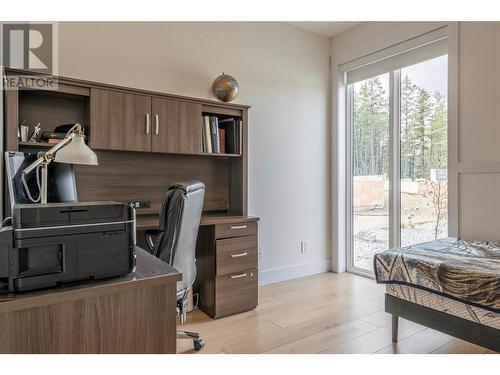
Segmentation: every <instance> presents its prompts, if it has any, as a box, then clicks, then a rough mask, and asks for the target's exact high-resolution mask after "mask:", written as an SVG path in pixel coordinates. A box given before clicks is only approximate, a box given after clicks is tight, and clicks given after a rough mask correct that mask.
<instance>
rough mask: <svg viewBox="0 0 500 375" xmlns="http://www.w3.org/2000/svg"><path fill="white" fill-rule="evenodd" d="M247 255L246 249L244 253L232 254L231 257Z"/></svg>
mask: <svg viewBox="0 0 500 375" xmlns="http://www.w3.org/2000/svg"><path fill="white" fill-rule="evenodd" d="M247 255H248V253H247V252H246V251H245V252H244V253H239V254H231V258H239V257H244V256H247Z"/></svg>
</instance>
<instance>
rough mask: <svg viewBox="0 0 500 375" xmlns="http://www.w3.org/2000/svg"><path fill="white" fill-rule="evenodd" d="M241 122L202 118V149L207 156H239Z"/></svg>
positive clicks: (236, 119)
mask: <svg viewBox="0 0 500 375" xmlns="http://www.w3.org/2000/svg"><path fill="white" fill-rule="evenodd" d="M240 137H241V120H240V119H239V118H225V119H219V118H218V117H217V116H208V115H207V116H203V129H202V148H203V152H205V153H208V154H240V153H241V150H240V145H241V140H240Z"/></svg>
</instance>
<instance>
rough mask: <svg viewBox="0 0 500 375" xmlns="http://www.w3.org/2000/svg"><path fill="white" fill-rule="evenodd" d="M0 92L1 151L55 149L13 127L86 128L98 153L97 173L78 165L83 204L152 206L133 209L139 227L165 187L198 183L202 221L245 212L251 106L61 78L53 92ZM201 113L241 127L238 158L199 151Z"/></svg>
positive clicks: (154, 212)
mask: <svg viewBox="0 0 500 375" xmlns="http://www.w3.org/2000/svg"><path fill="white" fill-rule="evenodd" d="M6 74H7V75H16V74H23V75H25V74H30V72H27V71H19V70H7V71H6ZM4 94H5V95H4V96H5V124H6V127H5V144H4V149H5V150H10V151H17V150H21V151H24V152H38V151H43V150H47V149H48V148H50V147H53V145H54V144H53V143H51V144H49V143H39V142H33V143H32V142H19V141H18V139H17V126H18V125H19V124H20V123H21V122H23V121H24V122H25V125H28V126H29V128H30V129H29V130H30V132H31V131H32V130H33V128H34V126H35V125H36V124H37V123H38V122H40V124H41V128H42V131H54V129H55V128H56V127H57V126H59V125H63V124H71V123H75V122H79V123H81V124H82V125H86V126H87V127H88V132H87V134H86V135H87V142H88V144H89V146H90V147H91V148H92V149H94V150H95V151H96V153H97V154H98V158H99V167H98V168H94V167H88V166H75V170H76V178H77V186H78V197H79V199H80V200H82V201H85V200H118V201H123V202H135V201H150V202H151V208H149V209H138V210H137V213H138V216H137V217H138V219H137V222H138V227H141V222H145V223H147V222H151V218H150V217H149V216H151V215H152V216H155V215H157V213H158V212H159V208H160V204H161V201H162V199H163V196H164V194H165V189H166V187H167V186H168V185H169V184H170V183H173V182H175V181H181V180H186V179H191V178H196V179H199V180H201V181H203V182H204V183H205V185H206V193H205V196H206V199H205V205H204V214H205V215H212V214H214V213H215V214H217V215H221V214H222V215H225V216H227V217H234V216H245V215H246V214H247V155H246V148H247V144H246V142H247V126H248V124H247V118H248V115H247V113H248V109H249V107H248V106H244V105H237V104H227V103H221V102H214V101H210V100H203V99H197V98H190V97H181V96H177V95H169V94H165V93H159V92H151V91H145V90H139V89H134V88H126V87H118V86H113V85H107V84H103V83H98V82H89V81H82V80H76V79H72V78H64V77H58V89H57V91H44V90H17V91H16V90H8V91H5V93H4ZM204 115H210V116H217V118H218V119H220V120H221V121H222V120H226V119H229V118H234V119H238V121H241V124H240V127H241V128H240V133H241V136H240V138H239V140H238V141H239V142H240V144H239V145H238V146H239V149H240V150H241V153H204V152H202V149H201V140H202V123H203V116H204ZM4 190H5V189H4ZM7 206H8V205H7ZM153 220H154V219H153Z"/></svg>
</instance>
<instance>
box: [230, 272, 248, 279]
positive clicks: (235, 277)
mask: <svg viewBox="0 0 500 375" xmlns="http://www.w3.org/2000/svg"><path fill="white" fill-rule="evenodd" d="M247 276H248V273H246V272H245V273H241V274H239V275H231V276H229V277H230V278H231V279H241V278H242V277H247Z"/></svg>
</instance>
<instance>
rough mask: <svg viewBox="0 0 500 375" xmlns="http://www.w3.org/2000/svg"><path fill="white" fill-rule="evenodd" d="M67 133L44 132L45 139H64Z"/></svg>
mask: <svg viewBox="0 0 500 375" xmlns="http://www.w3.org/2000/svg"><path fill="white" fill-rule="evenodd" d="M65 136H66V133H56V132H42V138H43V139H51V138H52V139H64V137H65Z"/></svg>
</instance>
